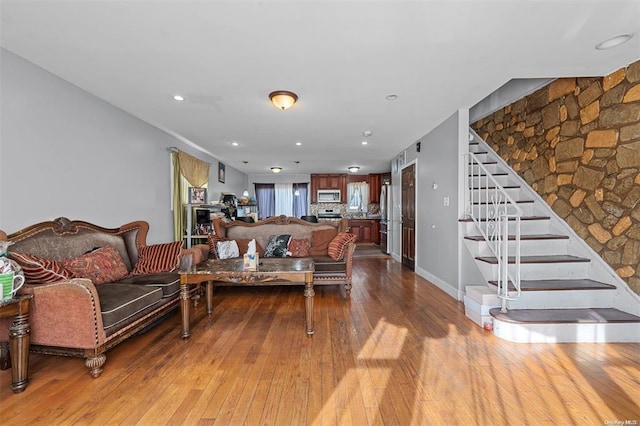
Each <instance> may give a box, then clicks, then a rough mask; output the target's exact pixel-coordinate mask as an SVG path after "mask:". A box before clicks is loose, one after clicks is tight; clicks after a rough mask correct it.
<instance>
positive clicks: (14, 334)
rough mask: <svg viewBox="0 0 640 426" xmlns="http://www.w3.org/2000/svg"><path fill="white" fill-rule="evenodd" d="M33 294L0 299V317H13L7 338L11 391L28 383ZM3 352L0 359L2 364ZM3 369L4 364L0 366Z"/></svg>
mask: <svg viewBox="0 0 640 426" xmlns="http://www.w3.org/2000/svg"><path fill="white" fill-rule="evenodd" d="M32 297H33V296H32V295H30V294H28V295H23V296H17V297H16V298H14V299H9V300H0V318H6V317H13V323H12V324H11V326H10V327H9V340H10V342H11V343H10V344H11V350H10V352H11V377H12V381H11V389H12V390H13V393H20V392H22V391H23V390H25V388H26V387H27V383H29V378H28V370H29V334H30V332H31V327H30V326H29V302H30V301H31V298H32ZM5 355H6V353H3V355H2V357H0V361H1V362H2V364H4V361H5V360H4V359H1V358H3V357H4V356H5ZM1 367H2V368H3V369H4V368H5V365H2V366H1Z"/></svg>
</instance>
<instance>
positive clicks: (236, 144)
mask: <svg viewBox="0 0 640 426" xmlns="http://www.w3.org/2000/svg"><path fill="white" fill-rule="evenodd" d="M231 145H233V146H238V145H240V144H239V143H238V142H231Z"/></svg>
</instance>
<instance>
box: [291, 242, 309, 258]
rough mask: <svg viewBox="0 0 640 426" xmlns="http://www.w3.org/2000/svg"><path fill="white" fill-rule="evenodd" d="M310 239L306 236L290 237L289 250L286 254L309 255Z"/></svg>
mask: <svg viewBox="0 0 640 426" xmlns="http://www.w3.org/2000/svg"><path fill="white" fill-rule="evenodd" d="M310 246H311V241H310V240H309V239H308V238H302V239H298V238H292V239H291V241H290V242H289V251H288V252H287V256H291V257H307V256H309V247H310Z"/></svg>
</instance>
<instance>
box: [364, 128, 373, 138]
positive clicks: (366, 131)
mask: <svg viewBox="0 0 640 426" xmlns="http://www.w3.org/2000/svg"><path fill="white" fill-rule="evenodd" d="M371 135H373V132H372V131H371V130H365V131H364V132H362V136H364V137H367V138H368V137H369V136H371Z"/></svg>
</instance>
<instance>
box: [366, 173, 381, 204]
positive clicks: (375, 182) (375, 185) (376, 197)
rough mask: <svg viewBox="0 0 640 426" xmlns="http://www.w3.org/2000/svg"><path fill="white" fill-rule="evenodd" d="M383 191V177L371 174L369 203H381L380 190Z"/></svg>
mask: <svg viewBox="0 0 640 426" xmlns="http://www.w3.org/2000/svg"><path fill="white" fill-rule="evenodd" d="M381 189H382V175H381V174H377V173H376V174H370V175H369V202H370V203H379V202H380V190H381Z"/></svg>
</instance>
